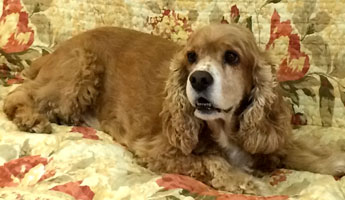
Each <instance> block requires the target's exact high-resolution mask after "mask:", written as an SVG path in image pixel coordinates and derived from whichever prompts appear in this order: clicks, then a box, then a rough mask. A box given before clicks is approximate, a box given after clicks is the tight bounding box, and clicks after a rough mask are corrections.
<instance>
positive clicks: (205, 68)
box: [185, 24, 260, 120]
mask: <svg viewBox="0 0 345 200" xmlns="http://www.w3.org/2000/svg"><path fill="white" fill-rule="evenodd" d="M185 52H186V53H185V59H186V66H187V70H188V72H189V75H188V79H187V84H186V93H187V97H188V100H189V102H190V103H191V104H192V105H193V107H195V108H196V109H195V116H196V117H198V118H200V119H203V120H213V119H219V118H223V119H224V118H226V115H227V113H229V112H231V111H234V110H235V109H237V108H238V106H239V105H240V103H241V101H242V100H243V99H244V98H245V97H247V96H248V95H251V93H252V90H253V89H254V85H255V80H254V72H255V70H256V69H255V68H256V66H257V63H256V62H257V59H258V57H259V56H260V51H259V49H258V47H257V46H256V43H255V39H254V36H253V34H252V33H251V32H250V31H249V30H247V29H246V28H242V27H240V26H237V25H222V24H219V25H211V26H207V27H204V28H203V29H200V30H199V31H197V32H195V34H193V35H192V36H191V38H190V39H189V41H188V43H187V45H186V48H185Z"/></svg>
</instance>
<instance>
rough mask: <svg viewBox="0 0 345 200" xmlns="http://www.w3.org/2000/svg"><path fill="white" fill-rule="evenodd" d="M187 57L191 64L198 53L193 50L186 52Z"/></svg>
mask: <svg viewBox="0 0 345 200" xmlns="http://www.w3.org/2000/svg"><path fill="white" fill-rule="evenodd" d="M187 59H188V62H189V63H190V64H193V63H195V62H196V60H197V59H198V55H197V54H196V53H195V52H194V51H190V52H188V53H187Z"/></svg>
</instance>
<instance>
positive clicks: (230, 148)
mask: <svg viewBox="0 0 345 200" xmlns="http://www.w3.org/2000/svg"><path fill="white" fill-rule="evenodd" d="M216 142H217V143H218V145H219V146H220V147H222V148H223V149H224V150H225V153H226V156H227V158H228V160H229V162H230V164H231V165H232V166H235V167H238V168H240V169H242V170H244V171H246V172H252V171H253V170H252V169H251V168H252V166H253V163H254V161H253V159H252V157H251V155H250V154H249V153H248V152H246V151H244V150H243V149H241V147H239V146H238V145H237V144H235V143H234V142H232V141H230V140H229V139H228V137H227V135H226V133H225V132H224V130H221V131H220V133H219V137H218V138H216Z"/></svg>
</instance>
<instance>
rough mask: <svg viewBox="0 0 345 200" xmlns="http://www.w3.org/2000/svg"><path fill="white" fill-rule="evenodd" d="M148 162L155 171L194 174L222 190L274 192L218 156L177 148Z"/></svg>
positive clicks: (267, 193) (194, 176) (250, 192)
mask: <svg viewBox="0 0 345 200" xmlns="http://www.w3.org/2000/svg"><path fill="white" fill-rule="evenodd" d="M144 160H145V159H144ZM146 163H147V167H148V168H149V169H151V170H153V171H155V172H165V173H178V174H183V175H187V176H191V177H193V178H196V179H197V180H201V181H203V182H204V183H207V184H208V185H211V186H212V187H214V188H215V189H219V190H224V191H228V192H233V193H241V194H255V195H269V194H271V192H270V190H269V189H268V188H269V186H268V185H267V184H265V183H263V182H261V181H260V180H259V179H257V178H255V177H253V176H251V175H249V174H247V173H244V172H242V171H240V170H238V169H236V168H234V167H232V166H231V165H230V164H229V163H228V162H227V161H226V160H225V159H224V158H223V157H221V156H219V155H198V156H196V155H192V154H190V155H187V156H186V155H184V154H182V153H179V152H177V151H176V152H175V153H172V154H165V155H161V156H157V157H155V158H150V159H148V160H147V159H146Z"/></svg>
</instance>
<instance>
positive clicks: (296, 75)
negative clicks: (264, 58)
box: [266, 10, 310, 81]
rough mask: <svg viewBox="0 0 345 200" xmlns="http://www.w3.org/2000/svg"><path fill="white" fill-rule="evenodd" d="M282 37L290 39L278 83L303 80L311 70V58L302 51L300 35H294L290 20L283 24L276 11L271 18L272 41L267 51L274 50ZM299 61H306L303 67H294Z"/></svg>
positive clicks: (279, 71) (278, 75) (269, 42)
mask: <svg viewBox="0 0 345 200" xmlns="http://www.w3.org/2000/svg"><path fill="white" fill-rule="evenodd" d="M282 36H286V37H288V39H289V44H288V49H287V51H288V52H287V57H286V58H284V59H283V60H282V61H281V63H280V67H279V70H278V72H277V79H278V81H289V80H298V79H301V78H302V77H303V76H304V75H305V74H306V73H307V72H308V70H309V67H310V63H309V56H308V55H307V54H306V53H304V52H302V51H301V44H300V37H299V36H298V34H294V33H292V26H291V22H290V20H286V21H283V22H281V21H280V15H279V14H278V12H277V11H276V10H274V12H273V15H272V17H271V31H270V39H269V41H268V43H267V45H266V49H269V48H274V41H275V40H277V39H278V38H280V37H282ZM299 59H304V63H303V66H297V67H296V66H293V63H294V62H296V61H298V60H299ZM295 65H296V64H295Z"/></svg>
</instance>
